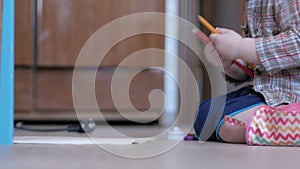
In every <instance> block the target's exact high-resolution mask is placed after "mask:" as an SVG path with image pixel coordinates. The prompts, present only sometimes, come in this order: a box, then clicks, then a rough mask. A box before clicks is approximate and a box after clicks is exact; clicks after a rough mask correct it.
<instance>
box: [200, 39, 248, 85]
mask: <svg viewBox="0 0 300 169" xmlns="http://www.w3.org/2000/svg"><path fill="white" fill-rule="evenodd" d="M204 56H205V58H206V60H207V61H208V62H209V63H210V64H212V65H213V66H215V67H217V68H221V70H223V71H224V73H226V74H227V75H228V76H230V77H232V78H234V79H237V80H244V79H245V78H246V76H247V74H246V73H245V72H244V71H242V70H241V69H240V68H239V67H237V66H236V65H234V64H232V61H228V60H224V59H223V60H221V58H220V56H219V54H218V52H217V51H216V48H215V47H214V45H213V44H212V43H211V42H210V43H208V44H207V45H206V47H205V48H204ZM238 62H239V63H240V64H242V65H244V66H245V65H246V62H244V61H243V60H240V59H239V60H238ZM222 68H224V69H222Z"/></svg>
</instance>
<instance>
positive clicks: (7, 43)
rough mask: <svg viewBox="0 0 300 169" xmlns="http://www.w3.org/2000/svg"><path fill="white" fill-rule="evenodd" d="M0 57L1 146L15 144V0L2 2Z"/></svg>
mask: <svg viewBox="0 0 300 169" xmlns="http://www.w3.org/2000/svg"><path fill="white" fill-rule="evenodd" d="M2 3H3V4H2V12H3V13H2V33H1V35H2V36H1V38H2V39H1V42H2V43H1V44H2V46H1V56H0V59H1V61H0V145H11V144H13V136H14V4H15V3H14V0H3V1H2Z"/></svg>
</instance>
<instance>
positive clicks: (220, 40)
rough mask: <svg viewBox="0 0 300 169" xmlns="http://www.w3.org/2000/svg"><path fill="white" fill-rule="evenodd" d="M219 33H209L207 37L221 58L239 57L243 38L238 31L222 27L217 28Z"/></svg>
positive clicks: (232, 58)
mask: <svg viewBox="0 0 300 169" xmlns="http://www.w3.org/2000/svg"><path fill="white" fill-rule="evenodd" d="M217 31H218V32H220V34H211V35H210V36H209V39H210V40H211V41H212V43H213V44H214V46H215V48H216V50H217V51H218V53H219V54H220V56H221V60H229V62H232V61H233V60H235V59H237V58H238V57H239V50H240V45H241V43H242V41H243V38H242V36H241V35H239V34H238V33H236V32H234V31H232V30H229V29H224V28H217Z"/></svg>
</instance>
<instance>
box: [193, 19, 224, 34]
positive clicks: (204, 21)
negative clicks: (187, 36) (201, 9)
mask: <svg viewBox="0 0 300 169" xmlns="http://www.w3.org/2000/svg"><path fill="white" fill-rule="evenodd" d="M198 19H199V21H200V22H201V23H202V24H203V25H204V26H205V27H206V28H207V29H208V30H209V31H211V32H212V33H214V34H220V33H219V32H218V31H217V30H216V29H215V28H214V27H213V26H212V25H211V24H210V23H209V22H208V21H207V20H206V19H204V18H203V17H202V16H200V15H198Z"/></svg>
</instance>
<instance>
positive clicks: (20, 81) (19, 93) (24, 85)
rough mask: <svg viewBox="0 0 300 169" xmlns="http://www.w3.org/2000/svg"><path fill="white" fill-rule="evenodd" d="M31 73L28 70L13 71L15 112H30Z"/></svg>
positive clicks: (31, 100)
mask: <svg viewBox="0 0 300 169" xmlns="http://www.w3.org/2000/svg"><path fill="white" fill-rule="evenodd" d="M32 86H33V85H32V71H31V70H30V69H22V68H18V69H15V95H14V100H15V102H14V104H15V110H16V111H28V110H32V109H33V107H32V102H33V98H32V92H33V87H32Z"/></svg>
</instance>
